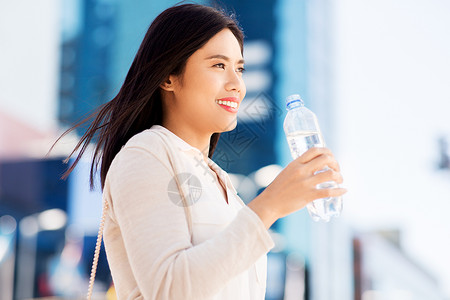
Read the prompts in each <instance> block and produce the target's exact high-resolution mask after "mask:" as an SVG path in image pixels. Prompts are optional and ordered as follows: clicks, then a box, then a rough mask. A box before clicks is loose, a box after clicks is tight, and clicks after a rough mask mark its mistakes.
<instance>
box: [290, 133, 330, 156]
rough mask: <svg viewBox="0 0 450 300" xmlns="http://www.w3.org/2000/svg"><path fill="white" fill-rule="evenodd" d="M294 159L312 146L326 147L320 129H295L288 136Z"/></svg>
mask: <svg viewBox="0 0 450 300" xmlns="http://www.w3.org/2000/svg"><path fill="white" fill-rule="evenodd" d="M286 138H287V141H288V144H289V149H291V155H292V158H293V159H296V158H297V157H299V156H300V155H302V154H303V153H305V152H306V150H308V149H309V148H312V147H324V142H323V138H322V136H321V134H320V133H319V132H318V131H295V132H293V133H290V134H288V135H287V136H286Z"/></svg>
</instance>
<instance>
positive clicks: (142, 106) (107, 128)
mask: <svg viewBox="0 0 450 300" xmlns="http://www.w3.org/2000/svg"><path fill="white" fill-rule="evenodd" d="M225 28H228V29H230V30H231V32H232V33H233V34H234V36H235V37H236V39H237V40H238V42H239V45H240V46H241V52H243V40H244V37H243V33H242V31H241V29H240V28H239V26H238V24H237V21H236V20H235V19H234V17H233V16H232V15H228V14H227V13H225V11H224V10H222V9H220V10H219V9H215V8H212V7H208V6H203V5H198V4H182V5H176V6H173V7H170V8H168V9H166V10H165V11H163V12H162V13H161V14H160V15H159V16H157V17H156V19H155V20H154V21H153V22H152V24H151V25H150V27H149V28H148V30H147V33H146V35H145V37H144V40H143V41H142V43H141V46H140V47H139V50H138V52H137V54H136V57H135V58H134V60H133V63H132V64H131V67H130V70H129V71H128V74H127V76H126V78H125V81H124V83H123V85H122V87H121V88H120V91H119V92H118V94H117V95H116V96H115V97H114V98H113V99H112V100H111V101H109V102H107V103H105V104H103V105H102V106H100V107H99V108H98V109H97V110H96V111H94V112H93V113H92V114H91V115H90V116H88V117H87V118H86V119H84V120H83V121H81V122H79V123H77V124H75V125H74V126H73V127H72V128H70V129H68V130H67V131H66V132H64V133H63V134H62V135H61V137H60V138H59V139H58V140H57V141H56V142H55V144H56V143H57V142H58V141H59V140H60V139H61V138H62V137H63V136H65V135H66V134H67V133H69V132H70V131H72V130H74V129H75V128H77V127H80V126H81V125H83V124H87V123H88V122H89V121H91V120H93V121H92V123H91V124H90V125H89V127H88V128H87V130H86V133H84V135H83V136H82V137H81V139H80V141H79V142H78V144H77V145H76V146H75V149H74V150H73V151H72V153H71V154H70V155H69V157H68V158H67V159H66V162H67V161H68V160H69V159H70V157H72V155H73V154H74V153H75V152H76V151H77V150H80V151H79V153H78V155H77V157H76V159H75V161H74V163H73V164H72V165H71V166H70V167H69V168H68V169H67V171H66V172H65V173H64V175H63V178H66V177H67V176H68V175H69V174H70V172H72V170H73V169H74V168H75V166H76V165H77V163H78V162H79V160H80V158H81V156H82V155H83V154H84V152H85V150H86V148H87V146H88V145H89V143H90V142H91V141H92V139H93V138H94V137H95V139H97V145H96V147H95V151H94V154H93V159H92V164H91V172H90V185H91V188H93V187H94V175H95V172H96V171H97V169H98V164H99V163H100V161H101V171H100V178H101V187H102V189H103V187H104V184H105V178H106V174H107V173H108V170H109V167H110V165H111V162H112V161H113V159H114V157H115V156H116V154H117V153H118V152H119V151H120V149H121V148H122V146H123V145H125V143H126V142H127V141H128V140H129V139H130V138H131V137H132V136H133V135H135V134H137V133H139V132H141V131H143V130H145V129H148V128H150V127H151V126H152V125H155V124H159V125H161V122H162V116H163V111H162V100H161V91H160V85H161V84H162V83H163V82H164V81H165V80H166V79H167V78H168V77H169V75H179V74H182V72H183V71H184V67H185V65H186V61H187V59H188V58H189V57H190V56H191V55H192V54H193V53H194V52H195V51H197V50H198V49H200V48H201V47H202V46H203V45H205V44H206V43H207V42H208V41H209V40H210V39H211V38H212V37H213V36H214V35H216V34H217V33H218V32H220V31H221V30H223V29H225ZM219 137H220V133H214V134H213V135H212V136H211V140H210V146H209V153H208V156H209V157H212V155H213V153H214V150H215V148H216V145H217V142H218V141H219Z"/></svg>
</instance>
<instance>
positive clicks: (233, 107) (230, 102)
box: [216, 97, 239, 113]
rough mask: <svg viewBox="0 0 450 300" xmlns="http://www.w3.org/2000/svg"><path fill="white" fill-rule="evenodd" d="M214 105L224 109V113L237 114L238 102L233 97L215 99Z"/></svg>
mask: <svg viewBox="0 0 450 300" xmlns="http://www.w3.org/2000/svg"><path fill="white" fill-rule="evenodd" d="M216 103H217V104H219V106H220V107H222V108H223V109H225V110H226V111H229V112H231V113H237V112H238V108H239V100H238V98H235V97H227V98H221V99H217V100H216Z"/></svg>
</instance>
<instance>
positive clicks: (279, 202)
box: [248, 147, 347, 228]
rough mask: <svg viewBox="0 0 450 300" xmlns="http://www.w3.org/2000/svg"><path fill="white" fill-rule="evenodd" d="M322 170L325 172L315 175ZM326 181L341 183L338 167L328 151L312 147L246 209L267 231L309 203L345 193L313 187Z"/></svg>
mask: <svg viewBox="0 0 450 300" xmlns="http://www.w3.org/2000/svg"><path fill="white" fill-rule="evenodd" d="M326 167H328V168H329V170H327V171H324V172H321V173H317V174H315V173H316V172H317V171H320V170H323V169H325V168H326ZM326 181H334V182H336V183H338V184H339V183H342V176H341V173H340V168H339V164H338V163H337V161H336V160H335V158H334V156H333V154H332V153H331V151H330V150H329V149H327V148H317V147H314V148H311V149H309V150H308V151H306V152H305V153H304V154H303V155H301V156H300V157H298V158H297V159H295V160H293V161H292V162H291V163H290V164H289V165H287V166H286V168H284V169H283V171H281V173H280V174H279V175H278V176H277V177H276V178H275V179H274V181H272V183H271V184H270V185H269V186H268V187H267V188H266V189H265V190H264V191H263V192H262V193H261V194H260V195H258V197H256V198H255V199H253V200H252V201H251V202H250V203H249V204H248V207H249V208H251V209H252V210H253V211H254V212H255V213H256V214H257V215H258V216H259V217H260V218H261V220H262V221H263V223H264V224H265V225H266V228H269V227H270V226H271V225H272V224H273V223H274V222H275V221H276V220H277V219H279V218H282V217H284V216H286V215H288V214H290V213H293V212H295V211H297V210H299V209H302V208H304V207H305V206H306V205H307V204H308V203H309V202H312V201H313V200H316V199H320V198H327V197H337V196H341V195H343V194H344V193H345V192H346V191H347V190H346V189H344V188H329V189H317V188H316V186H317V184H319V183H323V182H326Z"/></svg>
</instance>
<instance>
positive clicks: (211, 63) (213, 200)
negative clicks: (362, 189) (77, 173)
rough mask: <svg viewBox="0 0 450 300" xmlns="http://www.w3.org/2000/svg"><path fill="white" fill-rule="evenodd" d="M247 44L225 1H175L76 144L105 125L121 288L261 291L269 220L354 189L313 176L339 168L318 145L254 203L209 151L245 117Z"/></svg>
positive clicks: (115, 266)
mask: <svg viewBox="0 0 450 300" xmlns="http://www.w3.org/2000/svg"><path fill="white" fill-rule="evenodd" d="M242 54H243V34H242V32H241V30H240V29H239V27H238V26H237V24H236V22H235V21H234V20H233V19H232V18H231V17H229V16H227V15H226V14H225V13H223V12H220V11H218V10H215V9H213V8H210V7H206V6H201V5H194V4H185V5H179V6H175V7H171V8H169V9H167V10H166V11H164V12H162V13H161V14H160V15H159V16H158V17H157V18H156V19H155V20H154V21H153V23H152V24H151V26H150V27H149V29H148V31H147V34H146V36H145V38H144V40H143V42H142V44H141V46H140V49H139V51H138V53H137V55H136V57H135V59H134V61H133V63H132V65H131V68H130V70H129V72H128V75H127V76H126V79H125V82H124V84H123V86H122V88H121V90H120V91H119V93H118V95H117V96H116V97H115V98H114V99H113V100H111V101H110V102H108V103H106V104H105V105H104V106H103V107H101V108H100V109H99V111H98V113H97V115H96V117H95V119H94V122H93V123H92V125H91V127H90V128H89V130H88V131H87V132H86V134H85V135H84V136H83V137H82V139H81V141H80V143H79V144H78V145H77V149H78V148H80V147H81V151H80V153H79V154H78V157H77V159H79V158H80V157H81V155H82V154H83V152H84V149H85V147H86V146H87V145H88V143H89V142H90V141H91V139H92V138H93V137H94V135H96V136H97V137H98V143H97V146H96V149H95V155H94V160H93V163H92V168H91V183H92V182H93V173H94V172H93V171H95V170H94V169H95V167H96V165H97V164H98V162H99V160H100V159H101V183H102V188H103V199H104V201H105V203H106V205H105V227H104V241H105V247H106V252H107V257H108V261H109V265H110V268H111V272H112V277H113V281H114V284H115V288H116V291H117V295H118V298H119V299H135V298H139V299H142V298H143V299H264V294H265V287H266V254H267V252H268V251H269V250H270V249H271V248H272V247H273V246H274V244H273V241H272V239H271V237H270V235H269V234H268V231H267V230H268V228H269V227H270V226H271V225H272V224H273V223H274V222H275V221H276V220H277V219H278V218H281V217H283V216H286V215H287V214H290V213H292V212H294V211H297V210H299V209H301V208H303V207H305V206H306V204H307V203H309V202H310V201H312V200H314V199H318V198H323V197H329V196H340V195H342V194H343V193H344V192H345V190H344V189H340V188H337V189H323V190H317V189H316V188H315V187H316V184H318V183H321V182H325V181H330V180H334V181H336V182H339V183H341V182H342V177H341V175H340V173H339V166H338V164H337V162H336V160H335V159H334V158H333V155H332V154H331V152H330V151H329V150H328V149H325V148H313V149H311V150H309V151H308V152H306V153H305V154H304V155H303V156H301V157H299V158H298V159H296V160H294V161H293V162H292V163H290V164H289V165H288V166H287V167H286V168H285V169H284V170H283V171H282V172H281V173H280V174H279V176H278V177H277V178H276V179H275V180H274V181H273V182H272V183H271V184H270V185H269V186H268V187H267V188H266V189H265V190H264V191H263V192H262V193H261V194H260V195H259V196H258V197H256V198H255V199H254V200H253V201H251V202H250V203H249V204H248V205H245V204H244V203H243V202H242V201H241V199H240V198H239V197H238V196H237V194H236V191H235V190H234V188H233V186H232V184H231V182H230V179H229V178H228V175H227V174H226V172H225V171H223V170H222V169H221V168H220V167H219V166H217V165H216V164H215V163H214V162H213V161H212V160H211V159H210V158H211V157H212V155H213V153H214V148H215V146H216V144H217V141H218V139H219V135H220V132H224V131H229V130H232V129H233V128H235V126H236V115H237V111H238V109H239V106H240V104H241V102H242V101H243V99H244V96H245V91H246V90H245V84H244V82H243V80H242V72H243V71H244V60H243V57H242ZM77 149H75V150H77ZM76 162H77V160H76V161H75V164H76ZM75 164H74V165H72V166H71V168H70V169H69V170H68V172H70V171H71V170H72V169H73V167H74V166H75ZM325 166H329V167H330V168H331V170H329V171H326V172H323V173H319V174H317V175H314V172H315V171H317V170H321V169H323V168H324V167H325Z"/></svg>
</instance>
